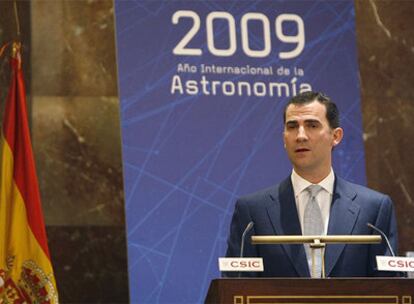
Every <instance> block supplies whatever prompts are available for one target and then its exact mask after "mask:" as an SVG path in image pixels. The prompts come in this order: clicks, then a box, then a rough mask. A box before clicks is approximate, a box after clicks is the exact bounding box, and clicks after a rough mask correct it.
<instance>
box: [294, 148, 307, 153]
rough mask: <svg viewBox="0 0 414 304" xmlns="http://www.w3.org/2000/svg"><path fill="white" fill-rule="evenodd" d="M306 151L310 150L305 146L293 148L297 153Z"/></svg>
mask: <svg viewBox="0 0 414 304" xmlns="http://www.w3.org/2000/svg"><path fill="white" fill-rule="evenodd" d="M308 151H310V150H309V149H307V148H298V149H296V150H295V152H297V153H300V152H308Z"/></svg>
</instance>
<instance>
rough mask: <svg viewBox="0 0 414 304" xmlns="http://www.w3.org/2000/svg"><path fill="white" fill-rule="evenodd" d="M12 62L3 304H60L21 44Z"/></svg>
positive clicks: (0, 255)
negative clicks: (29, 117)
mask: <svg viewBox="0 0 414 304" xmlns="http://www.w3.org/2000/svg"><path fill="white" fill-rule="evenodd" d="M10 63H11V83H10V88H9V93H8V96H7V100H6V105H5V109H4V118H3V126H2V133H1V141H0V145H1V154H0V157H1V159H0V162H1V164H0V170H1V173H0V174H1V176H0V179H1V180H0V200H1V201H0V303H39V304H40V303H58V295H57V290H56V282H55V278H54V274H53V268H52V263H51V260H50V255H49V249H48V246H47V239H46V230H45V224H44V221H43V215H42V209H41V204H40V194H39V188H38V183H37V177H36V169H35V162H34V159H33V153H32V146H31V143H30V134H29V126H28V122H27V111H26V93H25V87H24V81H23V74H22V70H21V58H20V45H19V44H18V43H15V44H13V55H12V57H11V59H10Z"/></svg>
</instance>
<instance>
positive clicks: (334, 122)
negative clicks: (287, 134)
mask: <svg viewBox="0 0 414 304" xmlns="http://www.w3.org/2000/svg"><path fill="white" fill-rule="evenodd" d="M314 101H318V102H320V103H321V104H323V105H324V106H325V108H326V119H327V120H328V123H329V126H330V127H331V129H335V128H338V127H339V125H340V124H339V111H338V107H337V106H336V104H335V103H334V102H333V101H332V100H331V99H330V98H329V97H328V96H326V95H325V94H323V93H321V92H313V91H308V92H303V93H300V94H298V95H296V96H294V97H292V98H291V99H290V100H289V101H288V103H287V104H286V106H285V110H284V112H283V123H286V110H287V108H288V107H289V105H291V104H295V105H305V104H308V103H311V102H314Z"/></svg>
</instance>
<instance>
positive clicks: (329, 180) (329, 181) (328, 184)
mask: <svg viewBox="0 0 414 304" xmlns="http://www.w3.org/2000/svg"><path fill="white" fill-rule="evenodd" d="M291 181H292V186H293V191H294V193H295V196H297V195H299V194H300V193H301V192H302V191H303V190H305V189H306V188H307V187H309V186H310V185H312V183H311V182H309V181H307V180H306V179H304V178H303V177H301V176H300V175H299V174H297V173H296V172H295V169H293V170H292V174H291ZM334 183H335V174H334V172H333V170H332V168H331V171H330V172H329V174H328V176H327V177H325V178H324V179H323V180H322V181H320V182H319V183H318V185H319V186H321V187H322V188H323V189H325V190H326V191H327V192H328V193H329V194H331V195H332V194H333V188H334Z"/></svg>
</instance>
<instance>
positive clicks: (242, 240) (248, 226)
mask: <svg viewBox="0 0 414 304" xmlns="http://www.w3.org/2000/svg"><path fill="white" fill-rule="evenodd" d="M253 226H254V222H253V221H251V222H250V223H248V224H247V226H246V229H244V231H243V235H242V238H241V245H240V257H241V258H242V257H243V255H244V242H245V239H246V234H247V232H249V231H250V230H251V229H252V228H253Z"/></svg>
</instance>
